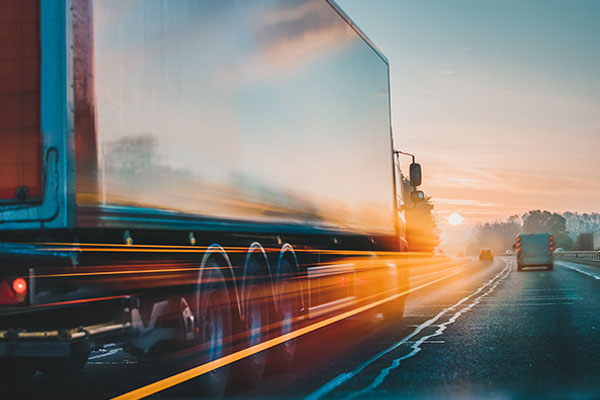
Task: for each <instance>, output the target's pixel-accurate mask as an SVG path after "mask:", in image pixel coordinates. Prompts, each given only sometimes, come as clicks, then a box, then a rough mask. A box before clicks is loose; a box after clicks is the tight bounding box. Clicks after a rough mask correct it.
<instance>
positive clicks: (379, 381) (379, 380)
mask: <svg viewBox="0 0 600 400" xmlns="http://www.w3.org/2000/svg"><path fill="white" fill-rule="evenodd" d="M507 268H508V270H507V272H506V273H505V274H503V275H502V276H501V277H500V278H499V279H497V280H496V281H495V282H494V284H493V285H492V286H491V287H490V288H489V289H488V290H487V291H485V292H484V293H482V294H480V295H479V296H477V297H476V298H475V299H474V300H473V301H472V302H471V303H469V304H468V305H466V306H464V307H462V308H461V309H460V310H458V311H457V312H456V313H454V315H452V317H450V319H448V321H446V322H444V323H442V324H439V325H437V327H438V328H437V329H436V331H435V332H434V333H432V334H430V335H426V336H423V337H422V338H421V339H419V340H418V341H417V342H416V343H414V344H413V345H412V346H410V347H411V348H412V351H411V352H410V353H408V354H406V355H404V356H402V357H398V358H396V359H394V360H392V362H391V364H390V366H389V367H387V368H384V369H382V370H381V371H380V372H379V374H378V375H377V377H375V379H374V380H373V382H371V384H370V385H369V386H367V387H366V388H364V389H362V390H360V391H358V392H354V393H353V394H351V395H350V396H348V397H346V399H347V400H352V399H354V398H356V397H358V396H360V395H364V394H366V393H368V392H370V391H372V390H375V389H376V388H377V387H378V386H379V385H381V384H382V383H383V381H384V380H385V378H386V377H387V376H388V375H389V374H390V372H391V371H392V370H394V369H396V368H398V367H399V366H400V363H401V362H402V361H404V360H406V359H408V358H411V357H414V356H415V355H416V354H417V353H419V352H420V351H421V350H422V348H421V345H422V344H423V343H428V340H429V339H431V338H433V337H436V336H441V335H442V334H443V333H444V331H445V330H446V328H447V327H448V326H449V325H452V324H453V323H455V322H456V320H457V319H458V318H459V317H460V316H461V315H462V314H464V313H466V312H468V311H470V310H471V309H472V308H473V307H475V306H476V305H477V304H478V303H479V302H480V301H481V299H482V298H484V297H485V296H487V295H489V294H490V293H492V292H493V291H494V290H495V289H496V287H498V285H499V284H500V283H502V281H503V280H504V279H505V278H506V277H507V276H508V275H509V274H510V272H511V270H512V265H511V264H508V266H507V267H506V268H505V269H504V270H503V271H505V270H506V269H507ZM457 306H458V303H457V304H455V305H454V306H452V307H450V308H449V309H448V311H450V310H454V309H456V308H457Z"/></svg>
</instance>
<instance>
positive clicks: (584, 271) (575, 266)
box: [554, 261, 600, 280]
mask: <svg viewBox="0 0 600 400" xmlns="http://www.w3.org/2000/svg"><path fill="white" fill-rule="evenodd" d="M554 263H555V264H558V265H560V266H562V267H565V268H569V269H572V270H573V271H577V272H579V273H582V274H584V275H587V276H590V277H592V278H594V279H598V280H600V273H598V272H595V271H594V272H592V271H588V270H587V268H582V267H583V266H582V265H579V264H575V263H571V262H567V261H555V262H554ZM591 268H594V267H591Z"/></svg>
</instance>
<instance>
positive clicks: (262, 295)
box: [235, 256, 273, 386]
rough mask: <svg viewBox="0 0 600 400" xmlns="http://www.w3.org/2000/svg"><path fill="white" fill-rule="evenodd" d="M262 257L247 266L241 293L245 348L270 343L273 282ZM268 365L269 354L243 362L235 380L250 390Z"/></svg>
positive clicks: (254, 259) (256, 356) (255, 356)
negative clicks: (267, 273) (267, 275)
mask: <svg viewBox="0 0 600 400" xmlns="http://www.w3.org/2000/svg"><path fill="white" fill-rule="evenodd" d="M261 261H262V260H261V259H260V256H258V257H256V256H255V257H252V259H251V260H250V261H249V262H248V265H247V266H246V271H245V276H244V284H243V285H244V286H243V289H242V302H243V306H244V308H243V314H244V321H243V324H242V325H243V330H244V335H245V337H244V340H245V345H244V347H246V348H248V347H252V346H256V345H258V344H260V343H264V342H266V341H267V340H268V339H269V331H268V327H269V316H270V315H271V314H272V307H271V303H272V296H273V292H272V291H271V287H270V281H269V279H268V278H266V277H265V274H264V272H263V271H264V265H263V263H262V262H261ZM266 365H267V351H266V350H265V351H261V352H260V353H256V354H253V355H251V356H248V357H246V358H244V359H242V360H241V361H240V362H239V365H237V366H236V368H235V369H236V376H239V377H240V380H241V383H243V384H246V385H247V386H254V385H256V384H257V383H258V382H259V381H260V380H261V379H262V376H263V374H264V371H265V367H266Z"/></svg>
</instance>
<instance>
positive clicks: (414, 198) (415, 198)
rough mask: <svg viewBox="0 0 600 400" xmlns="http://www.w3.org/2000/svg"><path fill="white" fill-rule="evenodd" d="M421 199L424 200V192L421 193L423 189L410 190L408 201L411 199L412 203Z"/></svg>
mask: <svg viewBox="0 0 600 400" xmlns="http://www.w3.org/2000/svg"><path fill="white" fill-rule="evenodd" d="M417 165H418V164H417ZM423 200H425V193H423V191H421V190H413V191H412V192H410V201H412V202H413V204H416V203H419V202H421V201H423Z"/></svg>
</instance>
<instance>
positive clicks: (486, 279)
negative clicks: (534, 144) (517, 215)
mask: <svg viewBox="0 0 600 400" xmlns="http://www.w3.org/2000/svg"><path fill="white" fill-rule="evenodd" d="M456 272H458V273H456V274H455V275H453V276H452V277H450V278H448V279H445V280H442V281H440V282H438V283H436V284H433V285H430V286H428V287H426V288H423V289H422V290H419V291H416V292H413V293H411V294H410V295H409V296H408V298H407V303H406V311H405V315H404V317H403V318H402V319H401V320H398V319H387V320H382V321H380V322H379V323H377V324H376V325H375V327H374V328H372V325H370V324H366V323H365V321H364V320H363V319H360V318H354V319H351V320H348V321H343V322H340V323H337V324H335V325H333V326H330V327H327V328H324V329H322V330H319V331H317V332H314V333H311V334H309V335H307V336H305V337H303V338H302V340H301V341H300V343H299V347H298V357H297V359H296V361H295V366H294V368H293V369H292V370H290V371H268V375H267V376H266V378H264V379H263V381H262V382H261V383H260V384H259V385H258V386H256V387H254V388H251V389H241V388H233V389H231V390H229V391H228V393H227V397H228V398H231V399H237V398H265V397H270V398H298V399H300V398H306V399H311V400H315V399H320V398H322V399H325V398H327V399H329V398H339V399H360V398H373V397H377V398H440V399H441V398H444V399H445V398H532V397H544V398H557V399H559V398H560V399H563V398H598V397H600V356H599V354H600V339H599V334H600V290H599V289H600V267H594V266H586V265H580V264H573V263H569V262H563V261H557V262H555V268H554V270H553V271H546V270H540V269H531V270H525V271H522V272H517V271H516V266H515V262H514V259H512V258H505V257H500V258H496V260H495V261H494V262H493V263H489V262H483V263H479V262H477V261H472V262H470V263H468V264H465V265H464V266H461V267H460V269H457V270H456ZM413 279H418V277H415V278H413ZM134 363H135V361H134V360H133V359H131V358H130V357H128V356H126V355H125V353H123V352H122V351H121V350H120V349H119V348H118V347H116V346H115V347H113V348H108V349H104V350H103V351H96V352H94V353H93V354H92V357H91V359H90V361H89V362H88V364H87V365H86V367H85V369H84V371H83V372H82V373H81V374H80V375H79V376H78V377H77V379H73V377H63V378H57V377H50V376H45V375H41V374H39V373H38V375H36V377H35V378H34V381H33V383H32V386H31V389H30V392H29V395H30V396H31V397H39V396H43V397H44V398H57V399H58V398H60V399H66V398H107V397H111V396H114V395H117V394H120V393H122V392H125V391H127V390H129V389H132V388H135V387H136V386H139V385H143V384H145V383H146V382H147V380H148V378H147V377H144V376H138V375H139V374H137V373H136V372H132V371H136V370H137V369H136V368H132V367H135V366H132V364H134ZM193 394H194V393H193V390H192V387H191V386H190V385H182V386H181V387H176V388H173V389H170V390H167V391H165V392H162V393H161V394H159V395H156V397H157V398H169V399H187V398H190V397H191V396H192V395H193Z"/></svg>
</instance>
